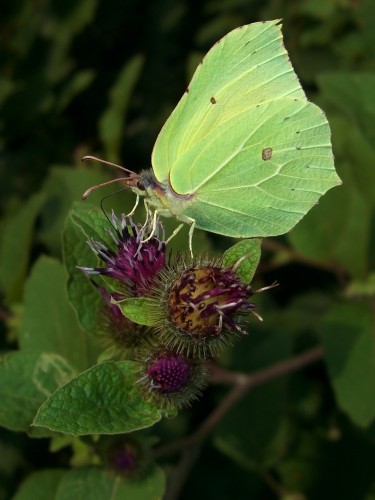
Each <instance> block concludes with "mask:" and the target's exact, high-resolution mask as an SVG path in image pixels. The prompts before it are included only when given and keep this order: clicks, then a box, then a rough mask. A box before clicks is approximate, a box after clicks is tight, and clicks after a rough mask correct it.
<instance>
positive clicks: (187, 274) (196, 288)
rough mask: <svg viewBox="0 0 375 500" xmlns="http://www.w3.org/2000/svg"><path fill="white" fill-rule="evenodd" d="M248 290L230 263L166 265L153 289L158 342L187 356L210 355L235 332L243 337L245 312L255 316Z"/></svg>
mask: <svg viewBox="0 0 375 500" xmlns="http://www.w3.org/2000/svg"><path fill="white" fill-rule="evenodd" d="M253 294H254V292H253V290H252V288H251V286H250V285H247V284H245V283H243V282H242V281H241V280H240V278H239V276H238V275H237V274H236V272H235V266H234V267H232V268H225V267H223V266H222V265H221V264H220V262H219V261H215V262H213V263H212V262H211V263H210V262H204V261H203V262H200V263H197V264H192V265H187V264H186V263H179V264H177V265H175V266H173V265H171V266H169V268H168V269H167V270H164V271H163V273H161V275H160V279H159V281H158V283H157V286H156V290H155V293H154V298H155V301H156V303H157V304H158V305H157V307H156V308H155V309H156V313H155V316H156V318H157V319H156V320H155V324H157V326H158V327H159V336H160V337H159V338H160V341H161V342H163V343H164V344H165V345H166V346H167V347H171V348H173V349H176V350H177V352H180V353H181V352H183V353H187V354H188V355H193V356H196V355H198V356H203V357H206V356H210V355H212V354H215V353H216V352H217V349H218V347H219V346H223V345H226V344H229V343H230V340H231V339H232V338H233V337H234V336H236V335H237V336H238V335H246V333H247V332H246V330H245V329H244V328H243V327H244V318H245V316H248V313H249V312H250V313H253V314H255V315H256V316H258V315H257V314H256V313H255V312H254V311H253V310H254V308H255V304H253V303H252V302H251V301H250V299H251V297H252V295H253ZM258 317H259V316H258Z"/></svg>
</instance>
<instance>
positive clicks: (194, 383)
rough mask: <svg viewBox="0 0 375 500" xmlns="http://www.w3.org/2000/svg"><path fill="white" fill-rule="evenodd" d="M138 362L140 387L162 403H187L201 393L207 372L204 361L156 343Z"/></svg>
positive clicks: (181, 404) (172, 405)
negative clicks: (140, 369)
mask: <svg viewBox="0 0 375 500" xmlns="http://www.w3.org/2000/svg"><path fill="white" fill-rule="evenodd" d="M139 362H140V364H141V366H142V374H141V377H140V379H139V382H138V383H139V385H140V387H141V390H142V392H143V393H144V395H145V396H146V398H149V399H151V400H152V401H153V402H154V403H155V404H156V405H158V406H159V407H162V408H163V407H164V408H179V407H181V406H186V405H189V404H190V403H191V402H192V401H193V400H194V399H197V398H198V397H199V395H200V394H201V389H202V388H203V387H204V380H205V375H206V372H205V369H204V367H203V364H202V362H201V361H199V360H193V359H190V358H188V357H186V356H184V355H182V354H179V353H177V352H175V351H173V350H170V349H165V348H164V347H161V346H157V347H153V348H151V352H150V351H148V352H146V353H145V355H144V356H143V359H142V358H141V359H139Z"/></svg>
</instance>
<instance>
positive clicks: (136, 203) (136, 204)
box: [126, 194, 139, 217]
mask: <svg viewBox="0 0 375 500" xmlns="http://www.w3.org/2000/svg"><path fill="white" fill-rule="evenodd" d="M138 205H139V194H137V198H136V200H135V205H134V207H133V208H132V209H131V211H130V212H129V213H128V214H126V217H131V216H132V215H133V214H134V212H135V210H136V208H137V207H138Z"/></svg>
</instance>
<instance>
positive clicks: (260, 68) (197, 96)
mask: <svg viewBox="0 0 375 500" xmlns="http://www.w3.org/2000/svg"><path fill="white" fill-rule="evenodd" d="M278 23H279V21H277V20H276V21H267V22H264V23H254V24H250V25H247V26H242V27H240V28H237V29H235V30H233V31H232V32H230V33H229V34H228V35H226V36H225V37H224V38H222V39H221V40H219V41H218V42H217V43H216V44H215V45H214V46H213V47H212V48H211V50H210V51H209V52H208V53H207V54H206V56H205V57H204V59H203V60H202V62H201V64H200V65H199V66H198V68H197V70H196V71H195V74H194V76H193V78H192V80H191V82H190V85H189V87H188V89H187V90H186V92H185V93H184V95H183V96H182V98H181V100H180V102H179V103H178V104H177V106H176V108H175V109H174V111H173V112H172V114H171V115H170V117H169V118H168V120H167V121H166V123H165V125H164V126H163V128H162V130H161V132H160V134H159V136H158V138H157V140H156V143H155V146H154V149H153V153H152V165H153V169H154V173H155V176H156V178H157V179H158V181H160V182H164V181H165V180H166V179H167V178H168V175H169V173H170V172H171V170H172V169H173V167H174V166H175V164H176V161H178V160H179V158H181V156H182V155H183V154H184V153H185V152H186V151H188V150H189V149H190V148H191V147H192V146H193V145H194V144H196V143H197V142H198V141H199V140H200V139H201V138H202V137H204V136H205V135H206V134H207V133H208V132H210V131H211V130H213V129H216V128H217V127H219V126H220V125H222V124H223V123H225V122H227V121H228V120H230V119H231V118H233V117H235V116H236V115H237V114H239V113H241V111H242V110H243V106H244V104H247V105H251V104H252V105H254V106H255V105H257V104H259V103H260V102H263V101H267V100H272V99H277V98H280V97H286V96H289V97H296V98H299V99H305V94H304V92H303V90H302V88H301V85H300V83H299V81H298V78H297V76H296V74H295V73H294V71H293V68H292V65H291V64H290V61H289V58H288V54H287V52H286V50H285V47H284V45H283V42H282V33H281V27H280V25H279V24H278ZM207 168H209V166H208V167H207Z"/></svg>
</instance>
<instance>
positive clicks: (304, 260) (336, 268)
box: [262, 238, 347, 288]
mask: <svg viewBox="0 0 375 500" xmlns="http://www.w3.org/2000/svg"><path fill="white" fill-rule="evenodd" d="M262 248H263V249H264V250H268V251H269V252H272V253H277V254H278V255H281V254H286V255H288V256H289V258H290V259H291V260H292V261H293V262H300V263H301V264H306V265H307V266H311V267H316V268H318V269H322V270H323V271H328V272H330V273H333V274H334V275H335V276H336V278H337V281H338V283H339V285H340V286H341V287H343V288H344V287H345V286H346V284H347V279H346V275H347V271H346V270H345V268H344V267H342V266H341V265H340V264H338V263H337V262H324V261H322V260H317V259H313V258H310V257H307V256H306V255H303V254H302V253H300V252H298V251H297V250H295V249H294V248H290V247H288V246H287V245H283V244H282V243H280V242H279V241H276V240H273V239H270V238H264V239H263V240H262ZM272 267H274V266H272ZM263 270H264V269H263Z"/></svg>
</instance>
